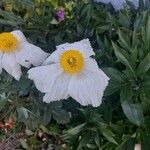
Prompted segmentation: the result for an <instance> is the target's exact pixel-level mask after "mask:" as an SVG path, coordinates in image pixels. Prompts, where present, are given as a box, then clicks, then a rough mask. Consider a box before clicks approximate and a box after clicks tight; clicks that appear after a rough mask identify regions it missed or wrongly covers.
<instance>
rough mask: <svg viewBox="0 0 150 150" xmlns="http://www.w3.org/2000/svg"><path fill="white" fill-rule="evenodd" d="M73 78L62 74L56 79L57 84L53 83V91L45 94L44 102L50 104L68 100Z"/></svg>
mask: <svg viewBox="0 0 150 150" xmlns="http://www.w3.org/2000/svg"><path fill="white" fill-rule="evenodd" d="M70 79H71V76H69V75H67V74H65V73H62V74H60V75H59V76H57V77H56V79H55V82H54V83H53V86H52V89H51V90H50V91H49V92H48V93H46V94H45V96H44V98H43V101H44V102H46V103H50V102H52V101H58V100H62V99H67V98H68V97H69V96H68V85H69V82H70Z"/></svg>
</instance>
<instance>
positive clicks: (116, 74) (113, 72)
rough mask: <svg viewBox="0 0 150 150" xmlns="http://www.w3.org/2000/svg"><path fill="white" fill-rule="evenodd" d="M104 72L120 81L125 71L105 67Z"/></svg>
mask: <svg viewBox="0 0 150 150" xmlns="http://www.w3.org/2000/svg"><path fill="white" fill-rule="evenodd" d="M102 70H104V72H105V73H106V74H107V75H108V76H109V77H110V78H111V79H112V80H115V81H118V82H122V81H123V73H121V72H120V71H118V70H116V69H114V68H103V69H102Z"/></svg>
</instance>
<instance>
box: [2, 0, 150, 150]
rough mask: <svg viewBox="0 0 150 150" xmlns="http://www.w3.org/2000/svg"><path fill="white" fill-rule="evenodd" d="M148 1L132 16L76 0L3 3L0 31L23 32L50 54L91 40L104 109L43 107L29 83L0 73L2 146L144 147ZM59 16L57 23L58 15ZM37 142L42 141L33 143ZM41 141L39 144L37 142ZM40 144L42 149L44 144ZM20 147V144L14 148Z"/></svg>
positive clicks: (149, 132)
mask: <svg viewBox="0 0 150 150" xmlns="http://www.w3.org/2000/svg"><path fill="white" fill-rule="evenodd" d="M148 2H149V1H147V2H146V3H145V5H144V3H142V1H141V5H140V7H139V9H138V10H133V9H124V10H121V11H119V12H115V11H114V10H113V8H112V6H110V5H104V4H101V3H100V4H99V3H94V2H92V1H86V0H79V1H69V0H63V1H59V0H19V1H17V0H4V1H3V2H2V4H1V9H0V30H1V32H4V31H12V30H15V29H19V30H21V31H22V32H23V33H24V34H25V35H26V37H27V38H28V40H29V41H30V42H31V43H33V44H35V45H38V46H39V47H41V48H42V49H43V50H44V51H45V52H48V53H52V52H53V51H54V50H55V46H56V45H59V44H61V43H65V42H74V41H78V40H81V39H84V38H89V39H90V41H91V44H92V46H93V48H94V50H95V53H96V55H95V56H94V59H96V60H97V62H98V64H99V66H100V67H101V68H102V70H103V71H104V72H105V73H106V74H107V75H108V76H109V77H110V79H111V80H110V82H109V86H108V87H107V89H106V91H105V94H104V98H103V103H102V105H101V106H99V107H98V108H92V107H90V106H88V107H82V106H80V105H79V104H78V103H76V102H75V101H74V100H73V99H72V98H69V99H68V100H67V101H59V102H52V103H50V104H45V103H43V102H42V96H43V95H42V94H41V93H39V92H38V91H37V89H36V88H35V86H34V84H33V82H32V81H30V80H29V79H28V78H27V74H26V72H27V69H25V68H23V69H22V71H23V76H22V77H21V79H20V81H19V82H18V81H16V80H14V79H13V78H12V77H11V76H10V75H8V74H7V73H6V72H4V71H3V73H2V74H1V76H0V78H1V82H0V89H1V90H0V125H1V123H2V124H4V123H7V121H8V120H9V119H10V118H11V119H12V120H13V129H11V130H6V129H3V128H2V127H0V128H1V129H0V133H1V134H0V139H1V140H4V139H6V138H7V137H10V135H11V134H13V135H14V136H13V137H15V138H16V135H17V133H23V134H24V135H23V137H21V138H20V137H19V138H16V139H19V141H20V143H21V146H22V147H23V148H24V149H38V148H45V149H46V148H47V149H48V148H52V147H53V148H55V149H75V150H76V149H78V150H84V149H86V150H88V149H95V150H97V149H99V150H127V149H129V150H132V149H134V146H135V144H136V143H141V144H142V149H143V150H148V149H149V146H150V108H149V107H150V12H149V10H148V8H149V3H148ZM60 8H63V9H64V10H65V20H64V21H59V20H58V18H57V17H56V11H57V10H58V9H60ZM39 137H40V139H39ZM44 138H45V139H46V140H45V141H42V140H43V139H44ZM43 142H44V144H43V145H42V143H43ZM19 146H20V145H19Z"/></svg>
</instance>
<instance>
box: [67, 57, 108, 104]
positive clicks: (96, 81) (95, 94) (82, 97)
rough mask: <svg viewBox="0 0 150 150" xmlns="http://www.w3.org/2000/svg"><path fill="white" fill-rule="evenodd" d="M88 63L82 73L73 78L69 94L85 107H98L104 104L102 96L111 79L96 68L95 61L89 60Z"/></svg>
mask: <svg viewBox="0 0 150 150" xmlns="http://www.w3.org/2000/svg"><path fill="white" fill-rule="evenodd" d="M90 62H91V64H90ZM88 63H89V64H87V66H86V68H85V70H84V71H83V72H82V73H80V74H77V75H75V76H73V77H72V79H71V81H70V84H69V88H68V93H69V94H70V96H71V97H73V98H74V99H75V100H76V101H77V102H79V103H80V104H81V105H83V106H86V105H92V106H94V107H97V106H99V105H100V104H101V102H102V96H103V93H104V90H105V88H106V87H107V85H108V80H109V78H108V77H107V76H106V75H105V73H104V72H103V71H102V70H100V69H98V68H97V66H95V62H94V61H91V60H89V62H88ZM92 65H93V67H92ZM88 66H89V68H88ZM94 68H95V69H94Z"/></svg>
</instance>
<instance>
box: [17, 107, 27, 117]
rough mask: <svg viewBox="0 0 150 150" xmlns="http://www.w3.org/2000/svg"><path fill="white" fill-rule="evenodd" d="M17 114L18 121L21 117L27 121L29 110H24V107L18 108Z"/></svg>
mask: <svg viewBox="0 0 150 150" xmlns="http://www.w3.org/2000/svg"><path fill="white" fill-rule="evenodd" d="M17 112H18V117H19V118H20V119H22V117H24V118H25V119H27V118H28V116H29V115H28V113H29V110H28V109H26V108H24V107H20V108H18V109H17Z"/></svg>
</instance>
